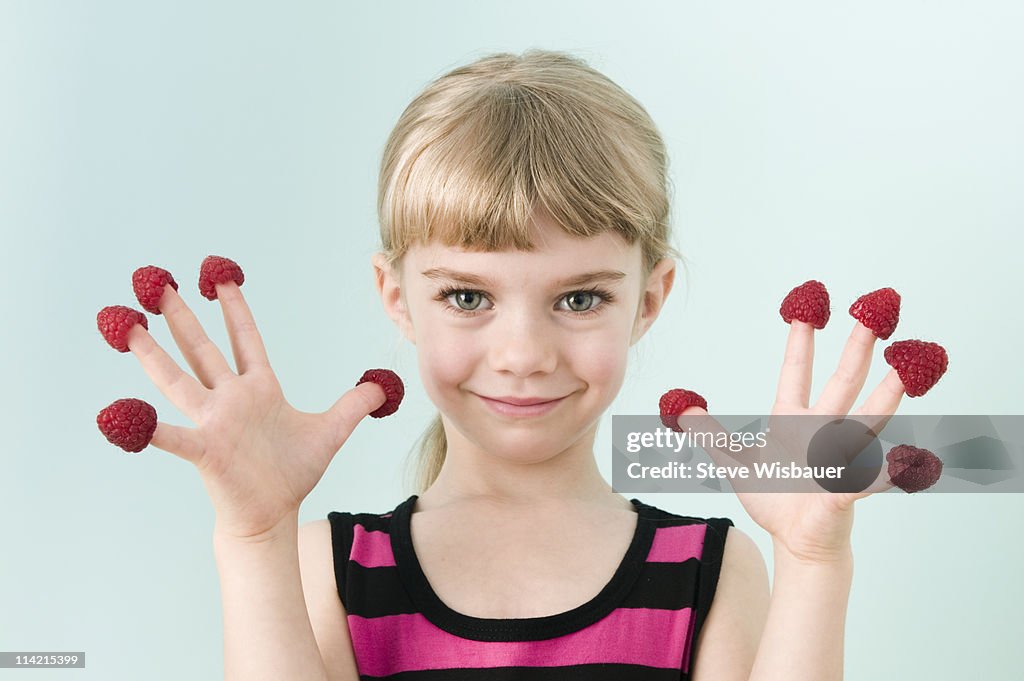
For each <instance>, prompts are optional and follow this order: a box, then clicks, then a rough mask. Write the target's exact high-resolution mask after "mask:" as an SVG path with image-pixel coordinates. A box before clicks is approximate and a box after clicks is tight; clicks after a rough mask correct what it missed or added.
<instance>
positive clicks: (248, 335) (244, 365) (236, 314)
mask: <svg viewBox="0 0 1024 681" xmlns="http://www.w3.org/2000/svg"><path fill="white" fill-rule="evenodd" d="M215 288H216V289H217V300H219V301H220V309H221V311H222V312H223V313H224V324H225V325H226V326H227V328H228V336H229V337H230V338H231V352H232V354H234V356H235V367H236V368H237V369H238V373H239V374H244V373H245V372H246V371H249V370H250V369H252V368H254V367H257V366H262V367H269V366H270V360H269V359H267V350H266V347H265V346H264V345H263V337H262V336H260V332H259V330H258V329H257V328H256V320H255V319H253V316H252V310H250V309H249V305H248V303H246V302H245V297H244V296H243V295H242V289H240V288H239V287H238V284H236V283H235V282H234V281H228V282H226V283H223V284H216V286H215Z"/></svg>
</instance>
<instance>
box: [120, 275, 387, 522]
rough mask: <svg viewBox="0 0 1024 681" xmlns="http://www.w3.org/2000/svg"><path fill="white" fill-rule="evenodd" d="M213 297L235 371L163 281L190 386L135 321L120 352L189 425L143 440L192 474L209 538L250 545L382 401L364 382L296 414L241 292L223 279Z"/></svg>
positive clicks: (293, 508) (164, 305)
mask: <svg viewBox="0 0 1024 681" xmlns="http://www.w3.org/2000/svg"><path fill="white" fill-rule="evenodd" d="M217 299H218V300H219V301H220V304H221V310H222V312H223V314H224V321H225V324H226V325H227V330H228V334H229V336H230V338H231V349H232V352H233V354H234V356H235V366H236V367H237V368H238V373H235V372H234V371H232V370H231V367H229V366H228V363H227V361H226V360H225V359H224V356H223V355H222V354H221V352H220V350H219V349H218V348H217V346H216V345H214V343H213V342H212V341H211V340H210V339H209V338H208V337H207V336H206V333H205V332H204V331H203V328H202V326H200V324H199V320H198V319H196V317H195V315H194V314H193V313H192V311H191V310H190V309H189V308H188V306H187V305H185V302H184V301H183V300H182V299H181V296H179V295H178V292H177V291H176V290H175V289H174V287H172V286H171V285H170V284H168V285H166V286H165V287H164V293H163V296H162V297H161V299H160V312H161V314H162V315H163V316H164V318H165V319H166V320H167V325H168V326H169V327H170V329H171V333H172V335H173V336H174V341H175V343H177V345H178V348H180V350H181V352H182V355H184V357H185V359H186V360H187V361H188V363H189V366H191V367H192V370H193V371H194V372H195V375H196V377H198V379H199V380H196V379H195V378H193V377H192V376H190V375H189V374H187V373H185V372H184V371H182V369H181V367H179V366H178V364H177V362H175V361H174V360H173V359H172V358H171V357H170V356H169V355H168V354H167V353H166V352H165V351H164V350H163V348H161V347H160V346H159V345H158V344H157V343H156V341H155V340H154V339H153V337H152V336H151V335H150V334H149V331H147V330H146V329H145V328H144V327H143V326H142V325H141V324H136V325H135V326H134V327H133V328H132V330H131V332H130V333H129V336H128V347H129V349H130V350H131V351H132V353H134V354H135V356H136V357H138V359H139V361H140V362H141V363H142V367H143V368H144V369H145V371H146V373H147V374H148V375H149V377H150V379H151V380H152V381H153V383H154V384H155V385H156V387H157V388H159V389H160V392H162V393H163V394H164V396H165V397H167V399H168V400H170V401H171V402H172V403H173V404H174V405H175V406H176V407H178V409H180V410H181V412H182V413H184V414H185V415H186V416H188V417H189V419H191V420H192V422H193V423H195V424H196V425H197V426H198V427H197V428H183V427H180V426H173V425H170V424H167V423H164V422H162V421H161V422H158V423H157V427H156V431H155V432H154V433H153V438H152V440H151V442H150V444H152V445H153V446H155V447H157V448H159V449H163V450H164V451H168V452H170V453H172V454H175V455H177V456H180V457H181V458H183V459H185V460H186V461H189V462H191V463H193V464H195V466H196V468H198V469H199V474H200V476H201V477H202V479H203V483H204V484H205V485H206V489H207V492H208V493H209V495H210V499H211V500H212V501H213V506H214V510H215V511H216V517H217V520H216V529H217V531H218V532H219V533H223V534H227V535H229V536H232V537H236V538H240V539H241V538H244V539H255V538H259V537H260V536H262V535H265V534H266V533H267V532H269V531H271V530H272V529H273V528H274V527H275V526H276V525H278V524H279V523H280V522H281V521H282V520H283V519H284V518H285V517H286V516H287V515H288V514H290V513H294V512H297V510H298V508H299V504H301V503H302V501H303V500H304V499H305V498H306V496H307V495H308V494H309V493H310V492H311V491H312V489H313V487H315V486H316V484H317V483H318V482H319V481H320V478H321V477H323V474H324V472H325V471H326V470H327V466H328V465H329V464H330V463H331V460H332V459H333V458H334V455H335V454H336V453H337V452H338V450H339V449H340V448H341V446H342V445H343V444H344V443H345V441H346V440H347V439H348V437H349V435H350V434H351V433H352V431H353V430H354V429H355V427H356V424H357V423H359V422H360V421H361V420H362V419H363V418H364V417H365V416H367V415H368V414H369V413H370V412H372V411H375V410H376V409H378V408H379V407H380V406H381V405H383V404H384V402H385V400H386V395H385V393H384V390H383V388H381V387H380V386H378V385H376V384H375V383H370V382H366V383H362V384H360V385H358V386H356V387H354V388H352V389H351V390H349V391H348V392H346V393H345V394H344V395H342V396H341V398H340V399H338V401H337V402H335V404H334V406H332V407H331V408H330V409H328V410H327V411H325V412H322V413H319V414H312V413H306V412H301V411H298V410H297V409H295V408H294V407H292V406H291V405H290V404H288V402H287V401H286V400H285V398H284V394H283V392H282V391H281V386H280V384H279V383H278V381H277V377H276V376H275V375H274V372H273V370H272V369H271V368H270V362H269V360H268V359H267V353H266V349H265V348H264V346H263V340H262V338H261V337H260V334H259V331H257V329H256V323H255V321H254V320H253V317H252V313H251V311H250V310H249V306H248V305H247V304H246V302H245V299H244V298H243V297H242V292H241V289H239V287H238V285H237V284H236V283H235V282H233V281H229V282H227V283H224V284H217Z"/></svg>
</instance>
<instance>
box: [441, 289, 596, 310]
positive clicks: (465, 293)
mask: <svg viewBox="0 0 1024 681" xmlns="http://www.w3.org/2000/svg"><path fill="white" fill-rule="evenodd" d="M452 296H456V304H455V305H452V304H451V303H450V302H448V299H449V298H451V297H452ZM581 296H582V297H583V303H582V304H584V305H585V306H586V309H583V310H577V309H575V308H574V307H573V303H569V305H570V307H569V309H568V310H567V311H568V312H569V313H570V314H572V315H573V316H574V317H592V316H594V315H598V314H600V313H601V310H602V309H603V308H604V307H605V305H606V304H607V303H611V302H612V301H613V300H615V296H614V295H613V294H612V293H611V292H610V291H607V290H606V289H601V288H592V289H581V290H579V291H572V292H571V293H568V294H566V295H564V296H562V298H561V299H560V301H561V300H575V301H576V304H577V305H578V304H580V300H579V299H580V297H581ZM467 297H468V298H469V300H468V301H466V300H465V299H466V298H467ZM477 297H480V298H485V299H487V295H486V294H485V293H484V292H483V291H476V290H473V289H464V288H458V287H455V286H448V287H445V288H443V289H442V290H441V291H439V292H438V294H437V297H436V298H435V300H438V301H441V302H443V303H444V304H445V309H446V310H447V311H448V312H451V313H452V314H456V315H459V316H462V317H475V316H476V314H477V312H478V310H477V307H478V306H479V302H477V303H476V304H475V305H474V304H473V300H474V299H475V298H477ZM595 298H598V299H600V302H599V303H598V304H597V305H593V306H592V307H591V305H592V303H593V300H594V299H595ZM463 302H466V303H468V304H469V305H470V307H469V308H466V307H463Z"/></svg>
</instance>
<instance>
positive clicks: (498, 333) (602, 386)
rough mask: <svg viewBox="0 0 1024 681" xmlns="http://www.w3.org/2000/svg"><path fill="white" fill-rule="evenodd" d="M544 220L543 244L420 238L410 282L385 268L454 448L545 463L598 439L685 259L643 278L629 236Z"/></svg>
mask: <svg viewBox="0 0 1024 681" xmlns="http://www.w3.org/2000/svg"><path fill="white" fill-rule="evenodd" d="M536 229H537V232H536V234H537V236H538V242H537V243H538V250H536V251H534V252H521V251H507V252H487V253H481V252H470V251H465V250H462V249H458V248H450V247H445V246H441V245H437V244H429V245H425V246H419V247H415V248H413V249H411V250H410V251H408V253H407V254H406V256H405V258H404V259H403V261H402V279H401V284H402V286H401V289H400V290H399V288H398V284H399V282H398V281H397V280H396V279H394V278H393V277H392V276H391V275H390V274H389V273H387V272H386V269H385V268H381V267H378V286H379V287H380V289H381V293H382V295H383V297H384V302H385V307H386V308H387V310H388V313H389V315H390V316H391V317H392V318H393V319H394V320H395V321H396V323H398V325H399V326H400V328H401V329H402V332H403V333H404V335H405V336H406V338H408V339H409V340H410V341H411V342H412V343H413V344H414V345H416V347H417V350H418V356H419V367H420V374H421V378H422V381H423V384H424V387H425V388H426V391H427V394H428V395H429V396H430V399H431V401H433V403H434V404H435V405H436V406H437V408H438V409H439V410H440V411H441V413H442V414H443V416H444V418H445V420H446V421H447V424H446V426H447V429H448V431H449V437H448V440H449V447H453V446H467V447H472V448H475V449H478V450H479V451H480V452H484V453H486V454H488V455H491V456H497V457H501V458H503V459H507V460H508V461H510V462H513V461H514V462H518V463H534V462H538V461H543V460H545V459H548V458H551V457H553V456H556V455H558V454H559V453H561V452H564V451H566V450H567V449H569V448H571V447H573V445H574V444H579V443H580V442H581V441H586V437H585V436H586V435H588V434H589V435H590V439H589V444H592V442H593V434H594V431H595V429H596V426H597V422H598V420H599V419H600V416H601V414H602V413H603V412H604V411H605V410H606V409H607V408H608V406H609V405H610V404H611V402H612V400H614V398H615V396H616V394H617V393H618V391H619V388H620V386H621V385H622V381H623V377H624V376H625V370H626V362H627V358H628V351H629V348H630V346H631V345H632V344H633V343H634V342H636V340H638V339H639V338H640V336H642V335H643V333H644V332H645V331H646V329H647V328H648V327H649V326H650V323H651V322H653V320H654V318H655V317H656V316H657V312H658V310H659V309H660V307H661V303H662V301H663V299H664V297H665V295H667V294H668V290H669V289H670V288H671V285H672V277H673V274H674V263H673V262H672V261H671V260H669V259H666V260H663V261H662V262H661V263H659V265H658V267H657V268H655V270H654V272H652V273H651V276H650V277H649V278H648V280H647V281H644V282H641V280H640V277H641V274H642V272H641V267H642V263H641V254H640V246H639V244H634V245H633V246H628V245H626V243H625V242H624V241H623V240H622V239H621V237H619V236H618V235H617V234H613V233H605V234H602V235H600V236H597V237H591V238H577V237H572V236H570V235H567V234H565V233H564V232H562V231H561V230H560V229H558V228H557V227H555V226H553V225H551V224H550V223H545V222H540V223H538V226H537V228H536ZM375 261H376V262H377V264H378V265H380V264H381V263H382V260H381V259H380V256H379V255H378V256H377V257H376V258H375ZM594 273H599V274H594ZM642 293H646V294H647V295H645V296H643V298H644V299H646V301H647V304H646V305H645V306H640V303H641V298H642V295H641V294H642ZM502 397H506V398H507V397H515V398H523V399H529V398H532V399H541V400H556V399H558V400H560V401H559V402H558V404H557V405H555V406H554V407H553V408H551V409H549V410H548V411H546V412H545V413H544V414H541V415H536V416H529V417H525V416H513V415H508V414H503V413H501V412H500V411H498V410H496V409H495V405H492V404H491V403H489V402H488V400H487V399H486V398H502ZM452 427H454V428H455V430H456V431H457V433H453V432H452V430H451V428H452ZM463 440H464V441H463ZM589 444H588V446H589Z"/></svg>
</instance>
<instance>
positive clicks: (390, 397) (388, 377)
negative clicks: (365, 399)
mask: <svg viewBox="0 0 1024 681" xmlns="http://www.w3.org/2000/svg"><path fill="white" fill-rule="evenodd" d="M366 382H370V383H376V384H377V385H379V386H380V387H381V388H382V389H383V390H384V394H385V395H386V396H387V399H385V400H384V404H382V405H381V406H380V407H378V408H377V409H375V410H374V411H371V412H370V414H369V415H370V416H372V417H373V418H375V419H380V418H384V417H385V416H390V415H391V414H394V413H395V412H396V411H398V405H400V404H401V403H402V398H403V397H404V396H405V384H403V383H402V379H401V378H399V377H398V374H396V373H395V372H394V371H391V370H390V369H367V370H366V371H365V372H363V375H362V377H361V378H360V379H359V380H358V381H356V385H360V384H362V383H366Z"/></svg>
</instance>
